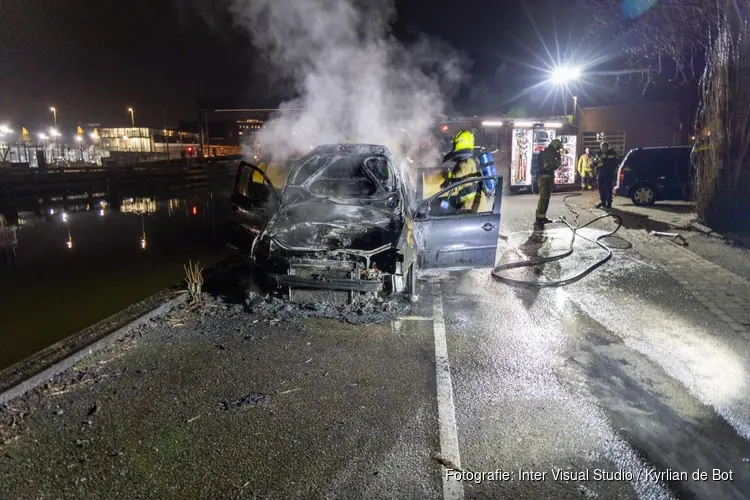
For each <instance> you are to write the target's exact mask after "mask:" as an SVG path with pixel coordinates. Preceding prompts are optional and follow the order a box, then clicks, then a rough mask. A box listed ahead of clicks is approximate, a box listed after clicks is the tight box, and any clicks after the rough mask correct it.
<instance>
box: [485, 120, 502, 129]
mask: <svg viewBox="0 0 750 500" xmlns="http://www.w3.org/2000/svg"><path fill="white" fill-rule="evenodd" d="M482 126H483V127H502V126H503V122H501V121H491V120H489V121H486V122H482Z"/></svg>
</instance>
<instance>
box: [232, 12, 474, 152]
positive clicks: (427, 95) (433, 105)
mask: <svg viewBox="0 0 750 500" xmlns="http://www.w3.org/2000/svg"><path fill="white" fill-rule="evenodd" d="M228 1H229V7H230V10H231V12H232V14H233V15H234V19H235V21H236V22H237V23H238V24H239V25H240V26H241V27H243V28H245V29H247V30H248V32H249V33H250V34H251V36H252V39H253V43H254V45H255V46H256V47H257V48H258V49H260V50H262V51H263V52H264V53H265V54H266V55H267V57H268V59H269V61H271V62H272V64H273V66H274V68H275V70H276V71H279V72H281V74H282V75H283V76H284V77H286V78H290V79H291V80H292V82H293V83H294V86H295V88H296V91H297V96H298V97H297V98H295V99H292V100H290V101H288V102H285V103H283V104H282V105H281V106H280V109H279V112H277V113H275V115H274V116H272V118H271V119H270V120H269V121H268V122H267V123H266V126H265V127H264V128H263V129H262V130H261V132H260V134H259V140H260V143H261V145H262V149H263V153H264V155H265V154H269V153H270V154H274V153H276V156H277V157H278V155H279V154H281V155H286V154H290V153H293V152H297V153H299V152H304V151H309V150H310V148H311V146H317V145H320V144H330V143H338V142H361V143H370V144H385V145H387V146H389V147H391V148H401V147H404V146H405V144H404V139H405V134H404V132H403V130H406V131H407V133H408V136H410V137H412V138H418V137H422V136H424V135H426V134H427V132H428V130H429V129H430V127H431V126H432V125H434V123H435V122H436V120H438V119H439V117H440V116H441V114H442V113H443V111H444V109H445V96H446V95H448V92H449V91H450V90H451V89H454V88H455V87H456V86H457V84H458V83H459V80H460V75H461V74H462V73H463V72H462V69H463V68H462V67H461V64H460V59H459V58H458V57H456V54H455V52H454V51H453V50H451V49H450V48H449V47H448V46H447V45H445V44H441V43H439V42H436V41H433V40H429V39H427V38H426V37H421V38H420V39H419V40H417V41H416V42H414V43H409V44H405V43H401V42H399V41H397V40H396V38H395V37H394V36H393V34H392V33H391V31H390V23H391V22H392V21H393V20H394V16H395V9H394V7H393V5H392V1H391V0H228ZM300 110H301V111H300Z"/></svg>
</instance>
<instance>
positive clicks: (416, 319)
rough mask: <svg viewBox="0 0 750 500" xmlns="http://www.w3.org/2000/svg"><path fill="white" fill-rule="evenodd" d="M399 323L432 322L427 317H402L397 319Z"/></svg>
mask: <svg viewBox="0 0 750 500" xmlns="http://www.w3.org/2000/svg"><path fill="white" fill-rule="evenodd" d="M398 320H399V321H432V318H431V317H429V316H403V317H401V318H398Z"/></svg>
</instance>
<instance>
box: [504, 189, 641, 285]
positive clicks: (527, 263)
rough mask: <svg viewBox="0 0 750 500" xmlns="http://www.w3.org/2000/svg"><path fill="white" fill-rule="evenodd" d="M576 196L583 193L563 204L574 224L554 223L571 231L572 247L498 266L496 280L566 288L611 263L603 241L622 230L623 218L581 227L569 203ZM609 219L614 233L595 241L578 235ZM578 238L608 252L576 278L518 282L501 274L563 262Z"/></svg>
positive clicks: (559, 220) (613, 215)
mask: <svg viewBox="0 0 750 500" xmlns="http://www.w3.org/2000/svg"><path fill="white" fill-rule="evenodd" d="M574 196H581V193H574V194H569V195H567V196H565V197H564V198H563V203H564V204H565V206H566V207H567V208H568V210H569V211H570V213H571V214H573V224H570V223H569V222H568V221H567V219H566V218H565V216H562V217H560V218H559V219H558V220H556V221H555V222H554V223H563V224H565V225H566V226H567V227H568V229H570V230H571V231H572V233H573V236H572V238H571V239H570V247H569V248H568V250H566V251H565V252H563V253H561V254H558V255H552V256H550V257H540V258H536V259H528V260H520V261H516V262H508V263H506V264H500V265H498V266H497V267H495V268H494V269H493V270H492V277H493V278H495V279H496V280H498V281H502V282H503V283H507V284H509V285H516V286H530V287H537V288H546V287H558V286H565V285H570V284H571V283H575V282H576V281H578V280H580V279H582V278H584V277H585V276H587V275H589V274H590V273H592V272H593V271H594V270H596V269H598V268H599V267H601V266H603V265H604V264H605V263H607V262H608V261H609V259H611V258H612V248H611V247H610V246H608V245H607V244H605V243H603V242H602V241H601V240H603V239H604V238H608V237H611V236H614V234H615V233H616V232H617V231H619V230H620V228H621V227H622V217H620V216H619V215H617V214H605V215H601V216H599V217H596V218H594V219H592V220H590V221H589V222H587V223H585V224H583V225H579V223H578V217H579V215H580V214H579V213H578V212H576V211H575V210H574V209H573V207H572V206H571V205H570V204H569V203H568V198H572V197H574ZM608 217H612V218H613V219H615V221H616V222H617V227H616V228H615V229H614V230H612V231H610V232H608V233H605V234H602V235H599V236H597V237H596V239H594V240H592V239H590V238H586V237H585V236H581V235H580V234H578V231H579V230H580V229H583V228H585V227H586V226H590V225H591V224H593V223H594V222H596V221H599V220H602V219H606V218H608ZM576 237H579V238H582V239H584V240H586V241H590V242H591V243H595V244H596V245H598V246H599V247H601V248H602V250H604V251H605V252H607V255H605V256H604V257H602V258H601V259H599V260H598V261H596V262H594V263H593V264H591V265H590V266H588V267H587V268H586V269H584V270H583V271H581V272H580V273H578V274H576V275H574V276H571V277H569V278H565V279H561V280H550V281H524V280H516V279H513V278H508V277H506V276H502V275H501V274H500V273H501V272H502V271H506V270H508V269H519V268H523V267H535V266H539V265H542V264H546V263H548V262H554V261H556V260H561V259H564V258H566V257H569V256H571V255H572V254H573V247H574V245H575V241H576ZM617 238H620V237H619V236H618V237H617ZM620 239H622V238H620ZM626 243H628V242H626ZM631 247H632V245H631V244H630V243H628V246H627V247H625V249H627V248H631Z"/></svg>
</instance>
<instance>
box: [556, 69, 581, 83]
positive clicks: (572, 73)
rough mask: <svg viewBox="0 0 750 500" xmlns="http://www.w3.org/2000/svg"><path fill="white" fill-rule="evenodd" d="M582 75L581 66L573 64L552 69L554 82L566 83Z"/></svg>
mask: <svg viewBox="0 0 750 500" xmlns="http://www.w3.org/2000/svg"><path fill="white" fill-rule="evenodd" d="M580 77H581V68H576V67H573V66H560V67H559V68H555V70H554V71H552V78H551V80H552V82H553V83H557V84H558V85H564V84H566V83H571V82H574V81H576V80H578V79H579V78H580Z"/></svg>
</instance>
